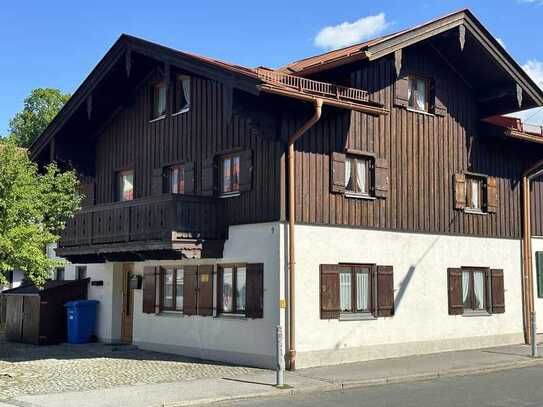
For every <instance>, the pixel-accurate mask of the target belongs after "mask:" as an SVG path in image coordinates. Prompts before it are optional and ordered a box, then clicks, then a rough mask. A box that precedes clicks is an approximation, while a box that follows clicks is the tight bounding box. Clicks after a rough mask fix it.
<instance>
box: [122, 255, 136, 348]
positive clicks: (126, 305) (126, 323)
mask: <svg viewBox="0 0 543 407" xmlns="http://www.w3.org/2000/svg"><path fill="white" fill-rule="evenodd" d="M133 273H134V263H123V265H122V270H121V275H122V285H121V296H122V303H121V342H122V343H127V344H131V343H132V340H133V333H134V290H133V289H132V288H130V277H131V276H132V275H133Z"/></svg>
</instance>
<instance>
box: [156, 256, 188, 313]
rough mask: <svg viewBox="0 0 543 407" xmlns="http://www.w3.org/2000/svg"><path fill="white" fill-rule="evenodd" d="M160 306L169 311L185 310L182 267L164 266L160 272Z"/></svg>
mask: <svg viewBox="0 0 543 407" xmlns="http://www.w3.org/2000/svg"><path fill="white" fill-rule="evenodd" d="M160 281H161V291H160V292H161V302H160V308H161V309H162V310H168V311H182V310H183V284H184V271H183V269H182V268H173V267H169V268H162V269H161V273H160Z"/></svg>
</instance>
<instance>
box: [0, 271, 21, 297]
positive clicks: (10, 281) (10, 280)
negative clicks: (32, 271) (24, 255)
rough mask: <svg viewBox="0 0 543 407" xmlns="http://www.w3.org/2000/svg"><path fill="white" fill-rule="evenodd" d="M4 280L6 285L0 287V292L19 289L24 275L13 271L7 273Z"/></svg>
mask: <svg viewBox="0 0 543 407" xmlns="http://www.w3.org/2000/svg"><path fill="white" fill-rule="evenodd" d="M6 278H7V284H6V285H0V292H2V291H4V290H9V289H11V288H17V287H19V286H20V285H21V284H22V282H23V280H24V274H23V273H22V272H21V271H19V270H13V271H10V272H8V273H7V275H6Z"/></svg>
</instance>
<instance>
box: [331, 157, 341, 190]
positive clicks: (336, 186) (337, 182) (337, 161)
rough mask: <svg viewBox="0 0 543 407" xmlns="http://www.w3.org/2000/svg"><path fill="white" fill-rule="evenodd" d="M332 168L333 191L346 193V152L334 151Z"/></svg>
mask: <svg viewBox="0 0 543 407" xmlns="http://www.w3.org/2000/svg"><path fill="white" fill-rule="evenodd" d="M330 170H331V173H330V188H331V191H332V192H335V193H339V194H343V193H345V154H342V153H337V152H332V165H330Z"/></svg>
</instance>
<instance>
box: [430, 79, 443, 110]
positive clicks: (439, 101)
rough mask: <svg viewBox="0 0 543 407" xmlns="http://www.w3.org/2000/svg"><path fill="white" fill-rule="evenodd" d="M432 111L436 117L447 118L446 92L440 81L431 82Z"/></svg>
mask: <svg viewBox="0 0 543 407" xmlns="http://www.w3.org/2000/svg"><path fill="white" fill-rule="evenodd" d="M430 86H431V89H430V104H431V106H430V111H431V112H433V113H434V114H435V115H436V116H446V115H447V107H446V106H445V103H444V101H445V97H444V93H445V92H444V90H445V87H444V86H443V83H442V82H441V81H440V80H439V79H434V80H432V81H430Z"/></svg>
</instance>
